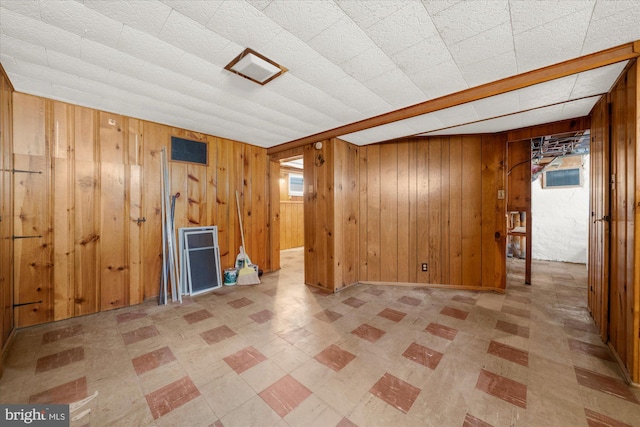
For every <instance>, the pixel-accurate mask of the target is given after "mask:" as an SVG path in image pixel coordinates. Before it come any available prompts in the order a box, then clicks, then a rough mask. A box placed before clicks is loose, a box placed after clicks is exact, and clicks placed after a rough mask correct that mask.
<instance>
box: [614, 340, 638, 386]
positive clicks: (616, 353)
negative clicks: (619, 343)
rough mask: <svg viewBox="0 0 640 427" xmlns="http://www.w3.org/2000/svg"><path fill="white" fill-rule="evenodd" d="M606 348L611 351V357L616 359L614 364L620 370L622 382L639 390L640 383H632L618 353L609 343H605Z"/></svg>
mask: <svg viewBox="0 0 640 427" xmlns="http://www.w3.org/2000/svg"><path fill="white" fill-rule="evenodd" d="M607 346H608V347H609V350H611V354H613V357H614V358H615V359H616V363H617V364H618V367H619V368H620V372H621V373H622V378H623V379H624V382H626V383H627V384H628V385H630V386H631V387H634V388H640V383H637V382H634V381H633V379H632V378H631V374H630V373H629V370H628V369H627V367H626V365H625V364H624V363H623V362H622V359H621V358H620V356H619V355H618V352H617V351H616V349H615V348H614V347H613V346H612V345H611V341H609V342H608V343H607Z"/></svg>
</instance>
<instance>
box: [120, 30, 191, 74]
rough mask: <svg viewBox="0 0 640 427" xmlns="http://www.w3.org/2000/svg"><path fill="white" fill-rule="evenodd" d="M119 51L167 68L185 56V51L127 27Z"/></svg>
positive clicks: (121, 38)
mask: <svg viewBox="0 0 640 427" xmlns="http://www.w3.org/2000/svg"><path fill="white" fill-rule="evenodd" d="M118 49H119V50H121V51H123V52H125V53H127V54H129V55H132V56H135V57H137V58H140V59H142V60H145V61H148V62H152V63H154V64H157V65H160V66H165V67H169V66H171V65H173V64H174V63H175V62H176V61H177V60H178V59H179V58H181V57H182V55H183V54H184V50H182V49H179V48H177V47H175V46H172V45H170V44H168V43H166V42H164V41H161V40H158V39H157V38H155V37H153V36H151V35H149V34H147V33H143V32H142V31H139V30H136V29H134V28H131V27H128V26H126V25H125V27H124V28H123V30H122V35H121V37H120V41H119V42H118Z"/></svg>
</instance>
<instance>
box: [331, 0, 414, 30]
mask: <svg viewBox="0 0 640 427" xmlns="http://www.w3.org/2000/svg"><path fill="white" fill-rule="evenodd" d="M336 3H337V4H338V6H339V7H340V8H341V9H342V10H344V12H345V13H346V14H347V15H348V16H349V17H350V18H351V19H352V20H353V22H355V23H356V24H358V26H359V27H360V28H369V27H370V26H372V25H373V24H375V23H376V22H378V21H380V20H381V19H384V18H386V17H387V16H389V15H391V14H392V13H394V12H396V11H398V10H400V9H402V8H403V7H404V6H406V0H367V1H353V0H336Z"/></svg>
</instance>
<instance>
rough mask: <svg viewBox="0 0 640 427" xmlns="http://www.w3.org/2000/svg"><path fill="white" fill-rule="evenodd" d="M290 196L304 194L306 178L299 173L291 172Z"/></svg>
mask: <svg viewBox="0 0 640 427" xmlns="http://www.w3.org/2000/svg"><path fill="white" fill-rule="evenodd" d="M289 196H304V179H303V178H302V175H299V174H297V173H290V174H289Z"/></svg>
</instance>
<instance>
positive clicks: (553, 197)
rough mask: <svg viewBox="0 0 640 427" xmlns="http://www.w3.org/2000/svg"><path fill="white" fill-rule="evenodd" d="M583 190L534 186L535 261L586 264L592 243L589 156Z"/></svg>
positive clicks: (532, 196)
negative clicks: (588, 249) (589, 246)
mask: <svg viewBox="0 0 640 427" xmlns="http://www.w3.org/2000/svg"><path fill="white" fill-rule="evenodd" d="M583 165H584V170H583V172H584V175H583V182H584V185H583V186H582V187H576V188H553V189H543V188H542V179H541V178H538V179H537V180H536V181H534V182H532V183H531V211H532V212H531V213H532V214H531V219H532V221H533V230H532V239H531V246H532V251H531V255H532V258H533V259H540V260H551V261H565V262H575V263H581V264H586V263H587V248H588V244H589V223H588V221H589V156H588V155H587V156H584V157H583Z"/></svg>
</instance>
